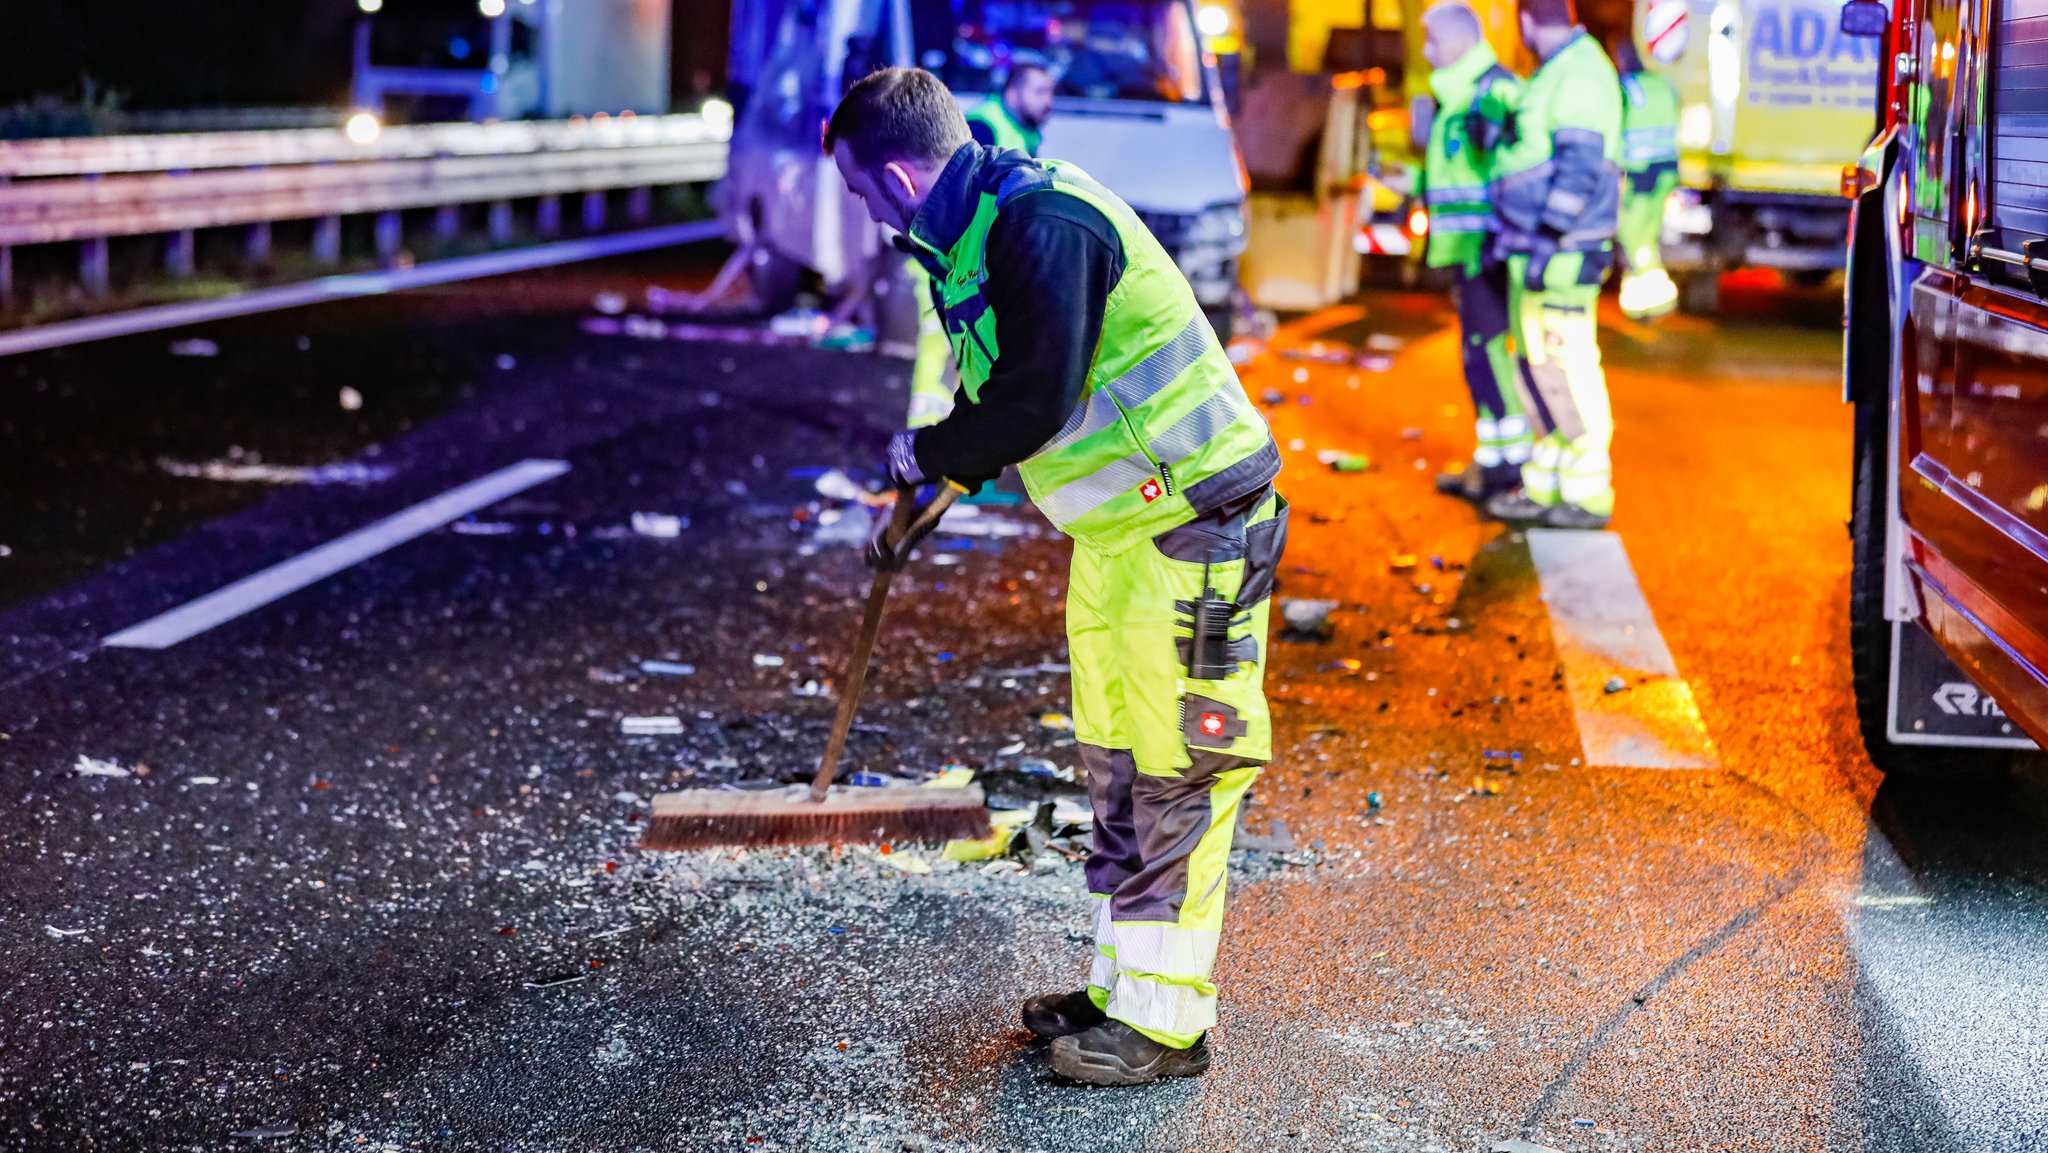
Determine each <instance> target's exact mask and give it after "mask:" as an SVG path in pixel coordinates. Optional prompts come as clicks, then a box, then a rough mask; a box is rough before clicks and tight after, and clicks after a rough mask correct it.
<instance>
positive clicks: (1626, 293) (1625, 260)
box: [1615, 172, 1678, 320]
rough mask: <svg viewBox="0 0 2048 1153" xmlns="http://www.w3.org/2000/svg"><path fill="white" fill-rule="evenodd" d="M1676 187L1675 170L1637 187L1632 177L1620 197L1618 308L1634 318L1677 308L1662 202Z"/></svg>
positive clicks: (1676, 288)
mask: <svg viewBox="0 0 2048 1153" xmlns="http://www.w3.org/2000/svg"><path fill="white" fill-rule="evenodd" d="M1677 187H1678V174H1677V173H1676V172H1665V173H1660V174H1659V175H1658V176H1657V178H1656V180H1655V182H1654V183H1652V184H1650V185H1649V186H1648V187H1645V188H1638V187H1637V186H1636V184H1635V182H1634V181H1633V180H1631V181H1630V182H1629V184H1628V185H1627V187H1626V189H1625V190H1624V191H1623V192H1622V196H1621V227H1620V229H1619V230H1618V231H1617V232H1616V233H1615V242H1616V243H1617V244H1619V245H1620V246H1621V261H1622V270H1621V311H1622V312H1623V313H1625V314H1627V315H1628V316H1629V317H1630V318H1632V319H1635V320H1643V319H1646V318H1648V317H1652V316H1662V315H1664V314H1665V313H1667V312H1670V311H1671V310H1672V309H1674V308H1677V307H1678V286H1677V285H1676V284H1674V283H1672V281H1671V274H1670V273H1668V272H1666V271H1665V270H1664V204H1665V202H1666V201H1668V200H1669V199H1670V198H1671V192H1672V190H1673V189H1675V188H1677Z"/></svg>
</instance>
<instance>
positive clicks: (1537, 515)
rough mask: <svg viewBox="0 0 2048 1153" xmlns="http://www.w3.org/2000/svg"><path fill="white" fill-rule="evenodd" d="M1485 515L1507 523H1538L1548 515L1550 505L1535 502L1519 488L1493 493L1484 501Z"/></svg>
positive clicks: (1542, 521)
mask: <svg viewBox="0 0 2048 1153" xmlns="http://www.w3.org/2000/svg"><path fill="white" fill-rule="evenodd" d="M1486 515H1487V516H1490V517H1492V518H1493V519H1495V520H1498V521H1505V522H1507V523H1508V524H1519V525H1540V524H1542V523H1544V521H1545V520H1546V519H1547V518H1548V517H1549V515H1550V506H1549V505H1547V504H1537V503H1536V502H1535V501H1533V500H1530V499H1529V494H1528V493H1526V492H1524V491H1522V490H1521V489H1519V488H1518V489H1515V490H1514V491H1513V492H1501V493H1495V494H1494V495H1493V496H1492V497H1490V498H1488V500H1487V502H1486Z"/></svg>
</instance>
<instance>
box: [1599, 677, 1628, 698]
mask: <svg viewBox="0 0 2048 1153" xmlns="http://www.w3.org/2000/svg"><path fill="white" fill-rule="evenodd" d="M1601 688H1602V689H1603V690H1605V691H1606V692H1607V694H1608V695H1609V696H1612V695H1613V694H1615V693H1620V692H1627V691H1628V681H1626V680H1624V679H1623V678H1621V677H1619V676H1612V677H1608V678H1607V683H1606V684H1605V685H1602V686H1601Z"/></svg>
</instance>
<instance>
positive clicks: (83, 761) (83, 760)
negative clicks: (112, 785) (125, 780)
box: [71, 753, 134, 777]
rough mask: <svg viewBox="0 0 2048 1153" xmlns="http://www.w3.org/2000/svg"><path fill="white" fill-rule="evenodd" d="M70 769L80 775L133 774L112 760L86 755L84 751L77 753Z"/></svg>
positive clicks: (108, 775)
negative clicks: (75, 762)
mask: <svg viewBox="0 0 2048 1153" xmlns="http://www.w3.org/2000/svg"><path fill="white" fill-rule="evenodd" d="M71 771H72V772H74V773H77V774H78V775H79V776H81V777H128V776H133V775H134V774H133V773H131V772H129V771H128V770H127V769H124V768H122V767H121V766H119V765H117V764H115V763H114V762H112V761H103V760H100V759H99V758H98V757H88V756H86V755H85V754H84V753H80V754H79V755H78V763H77V764H74V765H72V766H71Z"/></svg>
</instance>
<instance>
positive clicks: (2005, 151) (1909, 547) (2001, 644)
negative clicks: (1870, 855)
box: [1841, 0, 2048, 774]
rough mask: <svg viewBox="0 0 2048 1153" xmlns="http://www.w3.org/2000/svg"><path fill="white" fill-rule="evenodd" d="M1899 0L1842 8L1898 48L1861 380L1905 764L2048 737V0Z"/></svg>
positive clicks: (1870, 167) (1867, 488)
mask: <svg viewBox="0 0 2048 1153" xmlns="http://www.w3.org/2000/svg"><path fill="white" fill-rule="evenodd" d="M1894 2H1895V6H1896V8H1895V10H1892V11H1888V10H1887V7H1886V5H1884V4H1882V3H1878V2H1877V0H1849V2H1848V3H1847V4H1845V5H1844V6H1843V10H1842V17H1841V31H1842V32H1843V34H1845V35H1877V36H1882V37H1884V39H1885V42H1886V44H1887V45H1888V48H1889V51H1888V52H1887V53H1886V58H1887V60H1888V62H1889V63H1888V65H1887V66H1886V67H1885V68H1883V69H1881V72H1882V73H1883V75H1882V78H1881V80H1880V84H1881V86H1882V91H1881V94H1880V99H1879V102H1878V105H1879V109H1880V114H1881V116H1882V119H1883V123H1882V125H1881V127H1880V131H1879V133H1878V135H1877V138H1876V139H1875V140H1874V141H1873V142H1872V143H1871V145H1870V148H1869V149H1868V150H1867V151H1866V152H1865V153H1864V155H1863V158H1862V159H1861V161H1860V162H1859V163H1858V164H1857V165H1856V166H1855V167H1853V168H1851V169H1849V170H1847V171H1846V172H1845V173H1844V188H1843V191H1844V193H1846V194H1848V195H1850V196H1851V197H1853V199H1854V201H1855V209H1854V216H1853V218H1852V223H1851V226H1850V235H1849V247H1850V254H1849V278H1848V290H1847V291H1848V329H1847V339H1846V344H1845V351H1846V356H1845V373H1844V383H1845V385H1846V393H1847V396H1846V399H1847V400H1848V401H1849V402H1850V403H1851V404H1853V405H1854V406H1855V430H1856V435H1855V446H1856V447H1855V504H1854V514H1853V520H1852V523H1851V532H1852V535H1853V537H1854V575H1853V578H1852V582H1853V583H1852V585H1851V588H1850V612H1851V634H1850V636H1851V646H1852V650H1853V654H1854V665H1855V678H1856V695H1857V704H1858V712H1859V718H1860V720H1861V722H1862V728H1863V735H1864V740H1865V743H1866V744H1867V745H1868V746H1869V748H1870V753H1871V757H1872V759H1873V760H1874V761H1876V763H1877V764H1878V765H1879V767H1881V768H1883V769H1885V770H1886V771H1887V772H1889V773H1895V774H1906V773H1916V772H1938V771H1948V770H1953V769H1958V768H1970V767H1978V768H1982V767H1986V766H1989V765H1994V764H1999V763H2002V762H2004V761H2006V760H2008V759H2009V758H2010V757H2011V756H2012V755H2013V754H2012V753H2011V751H2010V750H2013V749H2019V748H2032V747H2034V743H2035V742H2037V741H2039V742H2043V743H2048V0H1894ZM2029 738H2031V739H2029Z"/></svg>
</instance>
